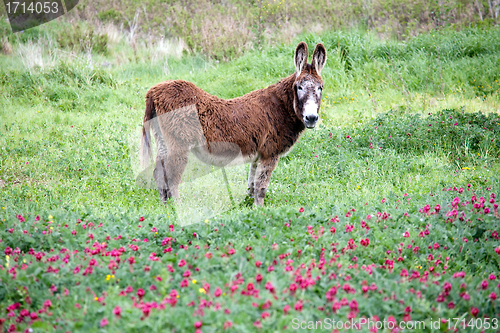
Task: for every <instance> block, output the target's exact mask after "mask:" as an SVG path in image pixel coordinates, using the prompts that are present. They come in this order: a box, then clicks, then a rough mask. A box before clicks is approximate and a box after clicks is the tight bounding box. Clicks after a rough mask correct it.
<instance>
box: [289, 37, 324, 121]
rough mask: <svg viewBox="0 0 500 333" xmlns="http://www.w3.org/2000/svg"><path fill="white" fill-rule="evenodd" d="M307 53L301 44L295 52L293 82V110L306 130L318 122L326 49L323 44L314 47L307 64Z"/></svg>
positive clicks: (304, 44)
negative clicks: (310, 61) (310, 60)
mask: <svg viewBox="0 0 500 333" xmlns="http://www.w3.org/2000/svg"><path fill="white" fill-rule="evenodd" d="M308 55H309V53H308V50H307V44H306V43H304V42H301V43H300V44H299V45H298V46H297V49H296V50H295V69H296V74H295V82H294V83H293V90H294V99H293V108H294V110H295V114H296V115H297V117H299V119H302V121H303V122H304V125H306V127H307V128H313V127H314V126H316V123H317V122H318V118H319V116H318V112H319V107H320V104H321V92H322V90H323V80H322V79H321V76H320V74H321V70H322V69H323V66H324V65H325V62H326V49H325V47H324V46H323V44H318V45H316V49H315V50H314V53H313V58H312V63H311V64H308V63H307V57H308Z"/></svg>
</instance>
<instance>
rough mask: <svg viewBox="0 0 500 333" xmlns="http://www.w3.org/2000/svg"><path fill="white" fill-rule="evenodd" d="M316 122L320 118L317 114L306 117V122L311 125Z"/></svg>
mask: <svg viewBox="0 0 500 333" xmlns="http://www.w3.org/2000/svg"><path fill="white" fill-rule="evenodd" d="M316 120H318V116H317V115H315V114H310V115H307V116H306V121H308V122H310V123H314V122H316Z"/></svg>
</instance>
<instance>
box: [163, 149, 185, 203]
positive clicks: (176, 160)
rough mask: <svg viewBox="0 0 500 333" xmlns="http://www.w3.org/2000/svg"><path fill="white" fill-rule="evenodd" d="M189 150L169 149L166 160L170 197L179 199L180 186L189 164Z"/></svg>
mask: <svg viewBox="0 0 500 333" xmlns="http://www.w3.org/2000/svg"><path fill="white" fill-rule="evenodd" d="M188 156H189V149H180V150H173V149H169V151H168V153H167V158H166V168H165V173H166V178H167V181H168V188H169V194H170V196H172V197H174V198H175V199H179V184H180V183H181V178H182V174H183V173H184V170H185V169H186V165H187V163H188Z"/></svg>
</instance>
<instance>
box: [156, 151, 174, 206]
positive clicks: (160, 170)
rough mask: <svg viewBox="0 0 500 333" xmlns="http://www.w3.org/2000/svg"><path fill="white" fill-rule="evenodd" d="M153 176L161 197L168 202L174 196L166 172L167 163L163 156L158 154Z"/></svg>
mask: <svg viewBox="0 0 500 333" xmlns="http://www.w3.org/2000/svg"><path fill="white" fill-rule="evenodd" d="M153 177H154V179H155V182H156V186H157V187H158V192H159V193H160V199H161V200H162V201H163V202H167V200H168V199H169V198H170V197H171V196H172V194H171V193H170V190H169V188H168V181H167V177H166V172H165V163H164V160H163V158H162V157H161V156H160V155H159V154H158V156H156V165H155V169H154V171H153Z"/></svg>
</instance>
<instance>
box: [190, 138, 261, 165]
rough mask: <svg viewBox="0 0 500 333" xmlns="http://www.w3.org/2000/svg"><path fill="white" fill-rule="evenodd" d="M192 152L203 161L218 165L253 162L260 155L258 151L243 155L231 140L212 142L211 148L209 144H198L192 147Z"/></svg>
mask: <svg viewBox="0 0 500 333" xmlns="http://www.w3.org/2000/svg"><path fill="white" fill-rule="evenodd" d="M191 152H192V153H193V154H194V156H196V158H198V159H199V160H200V161H202V162H203V163H206V164H209V165H214V166H217V167H226V166H227V167H229V166H234V165H239V164H245V163H248V162H253V161H255V160H256V159H257V156H258V155H257V154H256V153H255V154H253V155H247V156H243V154H242V153H241V149H240V147H239V146H238V145H236V144H234V143H229V142H210V150H209V148H208V146H198V147H194V148H193V149H191Z"/></svg>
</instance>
